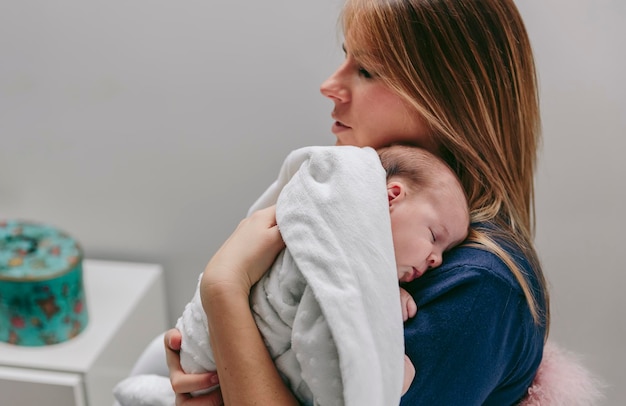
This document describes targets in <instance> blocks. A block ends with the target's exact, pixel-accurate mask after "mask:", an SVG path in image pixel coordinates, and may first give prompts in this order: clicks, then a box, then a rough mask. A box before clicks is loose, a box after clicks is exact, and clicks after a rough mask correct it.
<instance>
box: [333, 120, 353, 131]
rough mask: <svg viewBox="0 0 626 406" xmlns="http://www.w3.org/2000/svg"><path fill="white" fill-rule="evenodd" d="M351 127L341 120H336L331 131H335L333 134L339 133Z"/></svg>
mask: <svg viewBox="0 0 626 406" xmlns="http://www.w3.org/2000/svg"><path fill="white" fill-rule="evenodd" d="M349 129H350V127H348V126H347V125H345V124H344V123H342V122H341V121H335V122H334V123H333V127H332V129H331V131H332V132H333V134H337V133H340V132H342V131H346V130H349Z"/></svg>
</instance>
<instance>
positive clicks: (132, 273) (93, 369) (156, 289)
mask: <svg viewBox="0 0 626 406" xmlns="http://www.w3.org/2000/svg"><path fill="white" fill-rule="evenodd" d="M83 265H84V266H83V274H84V283H85V296H86V300H87V306H88V308H87V310H88V312H89V323H88V324H87V327H86V328H85V330H83V332H82V333H80V334H79V335H78V336H77V337H75V338H73V339H71V340H69V341H66V342H63V343H60V344H55V345H50V346H44V347H20V346H15V345H11V344H7V343H3V342H0V403H1V404H6V405H23V406H38V405H50V406H70V405H76V406H111V405H112V404H113V394H112V389H113V386H115V384H116V383H117V382H119V381H120V380H122V379H124V378H125V377H126V376H128V374H129V373H130V370H131V368H132V366H133V364H134V363H135V361H136V360H137V358H138V357H139V355H140V354H141V352H142V351H143V349H144V348H145V347H146V346H147V345H148V343H150V341H152V339H154V337H155V336H157V335H158V334H159V333H162V332H163V331H165V330H166V328H167V318H166V314H167V311H166V307H165V296H164V278H163V270H162V268H161V266H160V265H155V264H141V263H126V262H111V261H95V260H85V261H84V264H83Z"/></svg>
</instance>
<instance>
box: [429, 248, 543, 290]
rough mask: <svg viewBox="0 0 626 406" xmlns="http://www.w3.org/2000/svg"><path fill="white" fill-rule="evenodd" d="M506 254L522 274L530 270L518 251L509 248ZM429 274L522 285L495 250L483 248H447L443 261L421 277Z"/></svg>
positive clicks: (447, 278) (437, 277)
mask: <svg viewBox="0 0 626 406" xmlns="http://www.w3.org/2000/svg"><path fill="white" fill-rule="evenodd" d="M508 254H509V255H510V256H511V258H513V259H514V260H515V262H516V263H517V265H518V266H519V267H521V269H522V270H523V271H524V273H525V274H527V275H528V274H532V273H534V272H532V270H531V269H530V265H529V262H528V261H527V260H526V258H524V256H523V255H521V254H520V252H519V251H509V252H508ZM429 278H432V279H434V280H439V281H442V282H443V281H447V282H448V283H450V282H453V281H457V282H458V283H463V282H466V283H469V282H471V281H474V280H476V279H479V280H480V281H481V282H482V284H490V283H491V284H496V285H502V286H507V287H509V288H511V289H514V290H518V291H519V292H520V293H521V287H520V285H519V283H518V282H517V280H516V279H515V276H514V275H513V273H512V272H511V270H510V269H509V267H508V266H507V265H506V264H505V263H504V261H503V260H502V259H501V258H499V257H498V256H497V255H496V254H494V253H492V252H490V251H487V250H485V249H482V248H478V247H472V246H459V247H456V248H453V249H452V250H450V251H449V252H448V253H446V255H445V256H444V260H443V264H442V265H441V266H440V267H439V268H437V269H434V270H432V271H429V272H428V273H427V274H426V275H424V281H426V280H428V279H429Z"/></svg>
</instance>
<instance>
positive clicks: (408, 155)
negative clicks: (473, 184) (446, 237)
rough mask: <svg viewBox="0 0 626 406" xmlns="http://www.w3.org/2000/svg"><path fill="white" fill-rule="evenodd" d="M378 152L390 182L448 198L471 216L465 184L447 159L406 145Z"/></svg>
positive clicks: (389, 147) (386, 148)
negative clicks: (398, 181)
mask: <svg viewBox="0 0 626 406" xmlns="http://www.w3.org/2000/svg"><path fill="white" fill-rule="evenodd" d="M377 152H378V156H379V157H380V162H381V164H382V166H383V168H384V169H385V171H386V173H387V181H389V180H391V179H392V178H393V177H400V178H402V179H404V180H405V181H406V182H407V183H408V185H409V186H410V187H411V188H412V189H414V190H415V191H418V192H432V193H441V194H447V195H448V196H449V197H450V198H451V199H455V200H458V201H459V203H461V204H463V205H464V206H465V208H466V210H467V211H468V213H469V207H468V203H467V197H466V196H465V191H464V189H463V186H462V185H461V181H460V180H459V178H458V176H457V175H456V174H455V172H454V171H453V170H452V168H450V166H449V165H448V164H447V163H446V162H445V161H444V160H443V159H441V158H439V157H438V156H436V155H434V154H432V153H431V152H428V151H427V150H425V149H423V148H419V147H415V146H411V145H402V144H396V145H391V146H388V147H383V148H379V149H378V150H377Z"/></svg>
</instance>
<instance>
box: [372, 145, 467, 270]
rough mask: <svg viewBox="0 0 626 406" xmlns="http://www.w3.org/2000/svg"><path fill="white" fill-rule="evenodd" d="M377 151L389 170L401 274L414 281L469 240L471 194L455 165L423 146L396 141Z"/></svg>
mask: <svg viewBox="0 0 626 406" xmlns="http://www.w3.org/2000/svg"><path fill="white" fill-rule="evenodd" d="M378 155H379V156H380V161H381V163H382V165H383V168H385V170H386V171H387V195H388V197H389V213H390V217H391V231H392V234H393V245H394V251H395V256H396V265H397V267H398V279H399V280H400V281H402V282H410V281H412V280H413V279H415V278H418V277H420V276H422V275H423V274H424V272H426V271H427V270H428V269H430V268H434V267H437V266H439V265H441V261H442V257H443V253H444V252H446V251H448V250H449V249H451V248H452V247H454V246H456V245H458V244H460V243H461V242H463V240H465V238H466V237H467V233H468V230H469V209H468V204H467V199H466V197H465V192H464V191H463V187H462V186H461V183H460V182H459V179H458V178H457V176H456V174H455V173H454V172H453V171H452V169H451V168H450V167H449V166H448V165H447V164H446V163H445V162H444V161H443V160H442V159H440V158H438V157H437V156H435V155H433V154H432V153H430V152H427V151H426V150H424V149H421V148H417V147H413V146H406V145H393V146H390V147H385V148H380V149H379V150H378Z"/></svg>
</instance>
